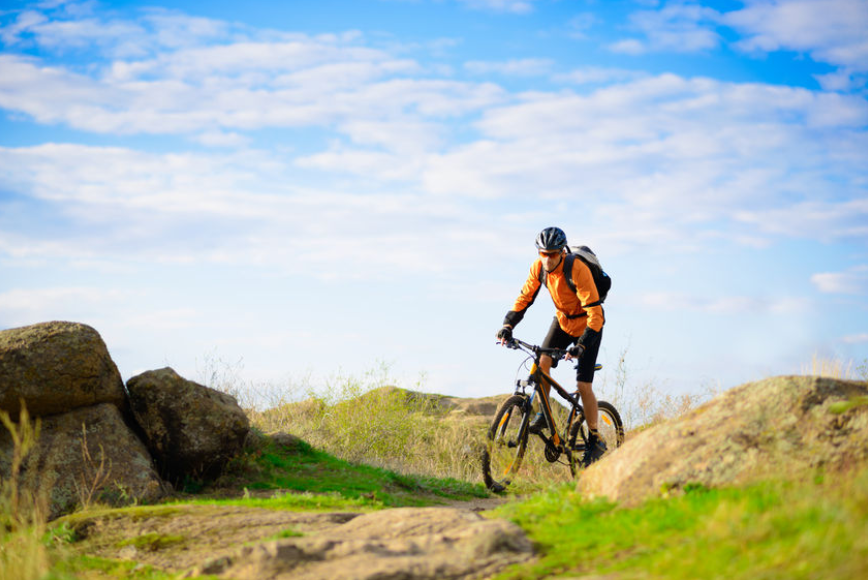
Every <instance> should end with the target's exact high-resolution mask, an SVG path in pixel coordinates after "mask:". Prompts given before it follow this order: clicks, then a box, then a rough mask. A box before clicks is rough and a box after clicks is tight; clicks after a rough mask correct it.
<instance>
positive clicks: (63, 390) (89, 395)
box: [0, 322, 126, 418]
mask: <svg viewBox="0 0 868 580" xmlns="http://www.w3.org/2000/svg"><path fill="white" fill-rule="evenodd" d="M125 396H126V395H125V392H124V384H123V380H122V379H121V375H120V372H118V368H117V366H116V365H115V363H114V361H112V359H111V357H110V356H109V352H108V349H107V348H106V345H105V343H104V342H103V340H102V338H101V337H100V335H99V333H98V332H97V331H96V330H94V329H93V328H91V327H90V326H87V325H84V324H78V323H75V322H45V323H41V324H34V325H33V326H26V327H23V328H13V329H10V330H4V331H2V332H0V409H3V410H5V411H7V412H8V413H9V414H10V415H11V416H13V417H15V418H17V417H18V413H19V409H20V403H19V401H21V400H23V401H24V402H25V403H26V405H27V410H28V411H29V412H30V415H31V416H34V417H43V416H46V415H55V414H57V413H67V412H69V411H71V410H73V409H77V408H80V407H88V406H91V405H98V404H100V403H111V404H113V405H115V406H117V407H118V408H121V409H122V408H123V406H124V404H125Z"/></svg>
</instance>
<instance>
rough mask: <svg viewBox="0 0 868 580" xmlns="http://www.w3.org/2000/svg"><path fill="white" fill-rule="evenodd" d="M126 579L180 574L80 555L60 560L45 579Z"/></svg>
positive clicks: (168, 579)
mask: <svg viewBox="0 0 868 580" xmlns="http://www.w3.org/2000/svg"><path fill="white" fill-rule="evenodd" d="M107 577H108V578H124V579H125V580H177V578H178V574H176V573H170V572H164V571H162V570H159V569H157V568H154V567H152V566H148V565H143V564H139V563H137V562H132V561H124V560H110V559H107V558H95V557H92V556H79V557H77V558H67V559H64V560H61V561H59V562H58V563H57V564H55V566H54V567H53V568H52V570H51V573H50V575H49V576H48V577H47V578H45V579H44V580H87V579H88V578H107ZM195 578H196V579H197V580H209V579H213V580H216V577H215V576H196V577H195Z"/></svg>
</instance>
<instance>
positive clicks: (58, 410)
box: [0, 322, 249, 517]
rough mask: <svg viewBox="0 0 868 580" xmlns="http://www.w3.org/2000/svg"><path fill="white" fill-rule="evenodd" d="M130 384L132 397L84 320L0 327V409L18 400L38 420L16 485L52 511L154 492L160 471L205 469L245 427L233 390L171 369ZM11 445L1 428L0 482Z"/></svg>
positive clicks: (209, 471)
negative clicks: (219, 389) (211, 386)
mask: <svg viewBox="0 0 868 580" xmlns="http://www.w3.org/2000/svg"><path fill="white" fill-rule="evenodd" d="M130 386H131V389H132V390H133V392H134V395H135V396H134V397H133V398H132V402H133V403H135V404H134V405H132V404H130V403H131V400H130V398H129V397H128V394H127V390H126V389H125V388H124V384H123V381H122V379H121V375H120V372H119V371H118V368H117V366H116V365H115V363H114V361H112V359H111V356H110V355H109V352H108V349H107V348H106V345H105V343H104V342H103V340H102V338H101V337H100V335H99V333H97V331H96V330H94V329H93V328H91V327H90V326H87V325H84V324H78V323H74V322H46V323H41V324H35V325H33V326H27V327H23V328H13V329H10V330H4V331H2V332H0V411H4V412H6V413H7V414H8V415H9V416H10V418H11V419H12V421H18V420H19V416H20V411H21V402H22V401H23V403H24V405H25V406H26V408H27V411H28V413H29V414H30V417H31V418H33V419H34V420H39V421H40V422H41V425H42V430H41V434H40V438H39V440H38V442H37V444H36V446H35V448H34V449H33V450H31V452H30V453H29V455H28V457H27V459H26V461H25V462H24V464H23V471H22V472H21V473H20V474H19V475H18V484H19V488H20V489H21V491H23V492H26V493H28V494H29V495H30V496H36V497H38V498H40V499H41V500H45V501H46V503H47V505H48V508H47V509H48V511H49V512H50V515H51V516H52V517H54V516H57V515H59V514H61V513H63V512H64V511H68V510H70V509H72V508H73V507H75V506H76V505H80V504H82V503H87V502H89V501H110V502H112V503H125V502H132V501H152V500H156V499H158V498H159V497H160V496H162V495H163V494H164V493H165V492H166V491H167V490H168V489H169V488H168V486H167V485H166V484H165V483H164V482H163V480H162V479H161V477H160V476H161V475H163V474H165V475H166V476H167V477H169V478H170V479H171V480H172V481H180V480H182V479H183V478H184V477H186V476H190V477H194V478H202V477H209V476H214V475H217V474H218V472H219V471H220V469H221V468H222V467H223V466H224V465H225V463H226V462H227V461H228V460H229V459H230V458H232V457H233V456H234V455H235V454H237V453H238V452H239V451H241V449H242V446H243V443H244V438H245V436H246V435H247V433H248V430H249V425H248V421H247V417H246V416H245V414H244V411H243V410H242V409H241V408H240V407H239V406H238V404H237V403H236V402H235V400H234V399H233V398H232V397H230V396H228V395H224V394H222V393H218V392H217V391H214V390H212V389H208V388H206V387H203V386H201V385H197V384H195V383H192V382H190V381H186V380H184V379H182V378H181V377H179V376H178V375H177V374H176V373H175V372H174V371H172V370H171V369H163V370H160V371H152V372H149V373H144V374H142V375H139V376H138V377H134V378H133V379H131V380H130ZM131 411H134V413H133V412H131ZM15 429H17V427H16V428H15ZM151 451H154V452H155V453H156V454H157V455H156V460H157V462H156V464H155V462H154V458H152V456H151ZM15 452H16V448H15V442H14V438H13V437H12V434H11V433H10V432H9V431H8V430H7V429H5V428H2V427H0V481H3V480H7V479H8V478H10V477H11V472H12V470H11V462H12V457H13V454H14V453H15ZM158 468H159V469H158Z"/></svg>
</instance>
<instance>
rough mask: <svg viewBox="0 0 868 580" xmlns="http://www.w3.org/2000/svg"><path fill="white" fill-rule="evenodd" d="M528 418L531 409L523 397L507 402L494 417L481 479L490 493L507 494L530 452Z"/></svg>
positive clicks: (483, 456) (515, 397)
mask: <svg viewBox="0 0 868 580" xmlns="http://www.w3.org/2000/svg"><path fill="white" fill-rule="evenodd" d="M529 414H530V405H528V400H527V398H526V397H524V396H522V395H512V396H511V397H509V398H508V399H506V400H505V401H504V402H503V403H501V405H500V407H498V409H497V412H495V414H494V420H492V422H491V426H490V427H489V428H488V436H487V438H486V445H485V449H484V450H483V452H482V478H483V480H484V481H485V487H487V488H488V489H490V490H491V491H494V492H502V491H504V490H505V489H506V486H508V485H509V484H510V482H511V480H512V479H511V478H512V476H513V475H514V474H515V473H516V472H517V471H518V469H519V467H521V462H522V459H524V453H525V451H526V450H527V438H528V429H527V426H528V424H529V423H530V417H529Z"/></svg>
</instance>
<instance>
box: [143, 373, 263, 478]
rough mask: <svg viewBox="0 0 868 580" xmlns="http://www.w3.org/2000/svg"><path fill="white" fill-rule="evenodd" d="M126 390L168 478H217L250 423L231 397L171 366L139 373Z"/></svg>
mask: <svg viewBox="0 0 868 580" xmlns="http://www.w3.org/2000/svg"><path fill="white" fill-rule="evenodd" d="M127 390H128V391H129V397H130V407H131V408H132V412H133V416H134V417H135V420H136V422H137V423H138V424H139V426H140V427H141V429H142V431H143V433H144V435H143V436H144V438H145V443H146V444H147V446H148V449H149V450H150V451H151V454H152V455H153V456H154V459H155V460H156V462H157V465H158V466H159V468H160V472H161V474H162V475H163V476H164V477H166V478H167V479H169V480H170V481H173V482H179V481H180V480H182V479H183V478H184V477H185V476H190V477H193V478H210V477H215V476H216V475H219V473H220V471H221V470H222V468H223V467H224V466H225V464H226V463H227V462H228V461H229V460H230V459H231V458H232V457H234V456H235V455H237V454H238V453H239V452H240V451H241V450H242V448H243V446H244V439H245V437H246V436H247V433H248V431H249V430H250V423H249V421H248V419H247V416H246V415H245V414H244V411H243V410H242V409H241V407H239V406H238V402H237V401H236V400H235V398H234V397H231V396H229V395H227V394H225V393H221V392H219V391H215V390H214V389H210V388H208V387H205V386H203V385H200V384H197V383H194V382H193V381H188V380H187V379H184V378H183V377H181V376H179V375H178V374H177V373H176V372H175V371H174V370H172V369H171V368H164V369H160V370H155V371H147V372H145V373H142V374H140V375H137V376H135V377H133V378H131V379H130V380H129V381H127Z"/></svg>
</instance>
